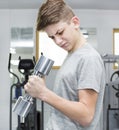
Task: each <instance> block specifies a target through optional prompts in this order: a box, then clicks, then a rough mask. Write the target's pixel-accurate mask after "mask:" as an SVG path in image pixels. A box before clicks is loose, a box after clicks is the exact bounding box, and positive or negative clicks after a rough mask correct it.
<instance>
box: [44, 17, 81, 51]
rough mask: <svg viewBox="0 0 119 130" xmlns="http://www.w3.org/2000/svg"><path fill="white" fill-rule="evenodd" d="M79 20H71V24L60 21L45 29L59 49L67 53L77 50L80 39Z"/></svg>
mask: <svg viewBox="0 0 119 130" xmlns="http://www.w3.org/2000/svg"><path fill="white" fill-rule="evenodd" d="M77 20H78V19H75V18H74V19H73V18H72V19H71V21H70V22H69V23H67V22H63V21H60V22H58V23H56V24H52V25H49V26H47V27H46V28H45V31H46V33H47V34H48V36H49V38H51V39H52V40H53V41H54V42H55V43H56V44H57V45H58V46H59V47H61V48H63V49H65V50H66V51H68V52H70V51H74V50H75V49H77V44H78V39H79V35H78V34H79V33H78V31H79V22H78V21H77Z"/></svg>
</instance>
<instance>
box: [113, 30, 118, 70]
mask: <svg viewBox="0 0 119 130" xmlns="http://www.w3.org/2000/svg"><path fill="white" fill-rule="evenodd" d="M113 54H114V55H119V29H113ZM118 67H119V63H118V62H116V63H115V64H114V68H115V69H116V68H118Z"/></svg>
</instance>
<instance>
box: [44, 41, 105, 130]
mask: <svg viewBox="0 0 119 130" xmlns="http://www.w3.org/2000/svg"><path fill="white" fill-rule="evenodd" d="M104 88H105V71H104V65H103V61H102V59H101V57H100V55H99V54H98V53H97V51H96V50H95V49H94V48H92V47H91V46H90V45H89V44H88V43H87V44H85V45H84V46H83V47H81V48H79V49H78V50H76V51H75V52H74V53H69V54H68V56H67V58H66V60H65V61H64V63H63V65H62V67H61V68H60V70H59V71H58V73H57V76H56V81H55V84H54V92H55V93H56V94H57V95H59V96H61V97H63V98H65V99H67V100H71V101H79V96H78V91H79V90H80V89H93V90H95V91H96V92H98V93H99V96H98V101H97V105H96V112H95V116H94V119H93V121H92V123H91V125H90V126H89V127H87V128H86V127H85V128H84V127H82V126H81V125H80V124H79V123H78V122H76V121H73V120H71V119H69V118H68V117H67V116H65V115H64V114H62V113H61V112H60V111H58V110H56V109H55V108H52V110H51V115H50V118H49V121H48V125H47V128H46V130H101V129H102V128H100V118H101V112H102V106H103V96H104ZM79 109H80V108H79Z"/></svg>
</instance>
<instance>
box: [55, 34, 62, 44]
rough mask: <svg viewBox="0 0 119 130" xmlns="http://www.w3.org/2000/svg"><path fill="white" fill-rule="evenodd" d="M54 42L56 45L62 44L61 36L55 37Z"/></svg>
mask: <svg viewBox="0 0 119 130" xmlns="http://www.w3.org/2000/svg"><path fill="white" fill-rule="evenodd" d="M55 43H56V44H57V45H58V46H61V44H62V38H61V37H58V36H57V37H55Z"/></svg>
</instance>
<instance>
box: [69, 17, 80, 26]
mask: <svg viewBox="0 0 119 130" xmlns="http://www.w3.org/2000/svg"><path fill="white" fill-rule="evenodd" d="M71 22H72V23H73V24H74V26H75V28H79V26H80V20H79V18H78V17H77V16H74V17H73V18H72V19H71Z"/></svg>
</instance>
